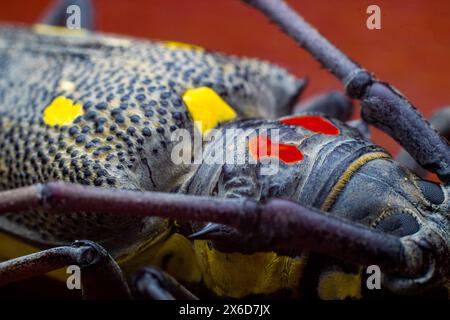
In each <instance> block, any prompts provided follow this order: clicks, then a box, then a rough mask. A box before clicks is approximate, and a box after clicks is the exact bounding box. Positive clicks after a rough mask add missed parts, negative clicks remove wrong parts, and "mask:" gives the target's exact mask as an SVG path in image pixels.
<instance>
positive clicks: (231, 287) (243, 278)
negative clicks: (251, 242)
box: [194, 240, 305, 298]
mask: <svg viewBox="0 0 450 320" xmlns="http://www.w3.org/2000/svg"><path fill="white" fill-rule="evenodd" d="M194 247H195V252H196V254H197V259H198V263H199V267H200V270H201V272H202V275H203V281H204V282H205V284H206V286H207V287H208V288H209V289H211V290H212V291H213V292H214V293H215V294H217V295H219V296H226V297H232V298H242V297H245V296H248V295H251V294H270V293H275V292H277V291H278V290H281V289H293V290H295V289H297V288H298V286H299V281H300V277H301V274H302V271H303V267H304V265H305V260H304V259H303V258H290V257H285V256H278V255H277V254H276V253H274V252H270V253H263V252H257V253H254V254H251V255H246V254H240V253H223V252H220V251H218V250H215V249H212V248H210V247H209V246H208V243H207V241H203V240H196V241H195V242H194Z"/></svg>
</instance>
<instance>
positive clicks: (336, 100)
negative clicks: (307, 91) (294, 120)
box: [294, 91, 353, 121]
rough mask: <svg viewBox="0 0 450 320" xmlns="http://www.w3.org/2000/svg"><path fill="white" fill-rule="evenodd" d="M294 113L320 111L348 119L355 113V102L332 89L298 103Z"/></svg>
mask: <svg viewBox="0 0 450 320" xmlns="http://www.w3.org/2000/svg"><path fill="white" fill-rule="evenodd" d="M294 113H295V114H302V113H307V114H311V113H319V114H322V115H326V116H328V117H330V118H336V119H339V120H341V121H348V120H349V119H350V118H351V116H352V114H353V103H352V101H351V100H350V99H349V98H348V97H346V96H345V95H343V94H342V93H340V92H339V91H330V92H328V93H325V94H322V95H319V96H316V97H313V98H311V99H309V100H306V101H305V102H302V103H300V104H298V105H296V106H295V108H294Z"/></svg>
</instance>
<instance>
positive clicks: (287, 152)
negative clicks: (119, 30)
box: [0, 0, 450, 299]
mask: <svg viewBox="0 0 450 320" xmlns="http://www.w3.org/2000/svg"><path fill="white" fill-rule="evenodd" d="M246 2H248V3H250V4H251V5H253V6H255V7H256V8H258V9H260V10H261V11H263V12H264V13H265V14H267V15H268V16H269V17H270V18H271V19H272V20H273V21H275V22H276V23H277V24H279V25H280V26H281V27H282V28H283V29H284V30H285V31H286V32H287V33H289V34H290V35H291V36H292V37H293V38H295V39H296V40H297V41H298V42H299V43H300V44H301V45H302V46H303V47H304V48H305V49H306V50H308V51H309V52H310V53H312V54H313V55H314V57H315V58H316V59H317V60H318V61H319V62H320V63H322V65H323V66H325V67H326V68H327V69H329V70H330V71H331V72H332V73H333V74H334V75H335V76H337V77H338V78H339V79H340V80H342V82H343V83H344V85H345V89H346V93H347V95H348V96H350V97H352V98H355V99H359V100H360V101H361V106H362V118H363V120H364V121H365V122H366V123H370V124H373V125H375V126H377V127H379V128H381V129H382V130H384V131H385V132H387V133H389V134H390V135H391V136H392V137H394V138H395V139H396V140H397V141H398V142H399V143H400V144H401V145H402V146H403V147H404V148H405V149H406V150H407V151H408V152H409V154H410V155H411V156H412V157H413V158H414V159H415V160H416V161H417V163H418V164H420V165H421V166H422V167H423V168H425V169H428V170H430V171H432V172H434V173H436V174H437V175H438V176H439V178H440V179H441V180H442V183H443V184H442V185H439V184H434V183H432V182H428V181H425V180H422V179H421V178H419V177H418V176H417V175H416V174H414V172H412V171H411V170H409V169H407V168H406V167H405V166H403V165H401V164H400V163H399V162H396V161H394V160H393V159H392V158H391V157H390V155H389V154H387V152H386V151H384V150H383V149H382V148H381V147H378V146H375V145H373V144H372V143H371V142H370V141H369V140H368V139H366V138H365V132H364V130H363V126H352V125H351V124H350V123H346V121H347V120H348V119H349V110H350V107H351V105H350V104H349V101H348V100H346V98H344V97H343V96H340V95H339V94H330V95H328V96H326V97H325V98H321V99H318V100H315V101H314V102H311V103H310V104H309V105H307V106H303V107H299V108H297V109H296V110H297V114H295V115H291V116H289V115H288V113H289V110H290V107H291V105H292V102H293V101H295V98H296V97H297V96H298V94H299V93H300V92H301V90H302V88H303V86H304V82H303V81H301V80H299V79H296V78H295V77H293V76H292V75H290V74H289V73H288V72H287V71H285V70H283V69H281V68H279V67H276V66H274V65H271V64H269V63H266V62H261V61H257V60H253V59H239V58H234V57H227V56H224V55H221V54H215V53H210V52H207V51H205V50H204V49H202V48H199V47H195V46H190V45H183V44H179V43H174V42H147V41H140V40H134V39H130V38H119V37H111V36H107V35H100V34H96V33H90V32H87V31H82V30H66V29H64V28H60V27H59V28H58V27H51V26H50V25H58V24H60V23H59V22H60V20H61V19H64V14H65V9H66V7H67V4H66V3H65V2H63V3H62V4H60V5H59V6H56V9H55V11H53V12H52V13H51V14H50V15H49V16H48V17H47V19H46V20H45V23H46V25H38V26H36V27H35V28H34V29H33V30H25V29H21V28H15V27H2V28H1V29H0V112H1V118H0V186H1V190H2V191H1V193H0V213H1V217H0V227H1V229H2V230H3V231H4V232H3V233H2V235H1V239H0V240H1V243H2V249H1V252H0V254H1V255H2V256H1V258H3V259H6V260H7V259H10V260H7V261H5V262H2V263H0V285H2V284H7V283H11V282H14V281H17V280H21V279H25V278H29V277H32V276H35V275H39V274H44V273H47V272H49V271H54V270H57V269H59V268H62V267H64V266H66V265H70V264H76V265H80V266H81V267H82V282H83V295H84V297H86V298H97V297H103V298H105V297H130V296H131V295H137V296H140V295H141V296H145V297H150V298H163V299H169V298H195V296H194V295H193V294H192V293H191V292H189V291H188V290H187V289H186V287H187V288H189V289H192V290H195V292H196V293H197V294H198V295H199V296H200V297H213V296H218V297H232V298H241V297H249V296H256V295H266V296H267V295H274V296H275V295H280V294H281V295H282V294H283V293H289V295H290V296H317V297H320V298H324V299H342V298H347V297H350V298H359V297H361V295H362V294H364V292H363V291H364V288H363V285H362V282H363V279H362V278H361V267H360V266H367V265H371V264H376V265H378V266H380V268H381V270H382V272H383V288H384V289H387V290H390V291H392V292H394V293H399V294H402V293H423V292H426V291H428V290H431V289H433V288H445V286H446V285H448V280H449V270H450V250H449V248H450V246H449V245H450V242H449V234H450V222H449V210H450V209H449V203H450V202H449V193H448V192H449V188H448V180H449V178H450V149H449V146H448V143H447V141H446V139H445V138H443V137H441V136H440V135H439V134H438V133H437V132H436V131H435V130H434V129H433V128H432V127H431V126H430V124H429V123H428V122H427V121H426V120H424V119H423V117H422V116H421V115H420V114H419V113H418V112H417V111H416V110H415V109H414V108H413V107H412V106H411V105H410V104H409V102H408V101H407V100H406V99H405V98H403V96H402V95H401V94H400V93H398V92H397V91H395V90H394V89H393V88H391V87H390V86H389V85H387V84H385V83H382V82H380V81H378V80H376V79H375V78H374V77H373V76H372V75H371V74H370V73H368V72H367V71H365V70H363V69H361V68H360V67H359V66H358V65H356V64H355V63H354V62H352V61H351V60H349V59H348V58H347V57H346V56H345V55H343V54H342V53H341V52H340V51H338V50H337V49H336V48H335V47H334V46H332V45H331V44H330V43H329V42H328V41H327V40H325V39H324V38H322V36H320V34H318V33H317V31H315V30H314V29H313V28H312V27H311V26H309V25H308V24H307V23H306V22H305V21H304V20H303V19H302V18H301V17H300V16H298V15H296V14H295V13H294V12H293V11H292V10H291V9H290V8H289V7H288V6H287V5H286V4H285V3H284V2H282V1H274V0H270V1H269V0H252V1H246ZM80 5H82V9H83V10H82V11H83V12H88V2H86V1H80ZM88 20H89V19H85V20H83V21H85V22H86V21H88ZM85 27H87V26H86V25H85ZM445 112H447V111H445ZM445 112H443V113H441V115H443V116H445V115H448V112H447V113H445ZM446 119H448V117H446ZM197 121H198V122H201V123H202V125H200V126H198V125H197V124H196V123H195V122H197ZM449 125H450V122H449V121H447V122H446V123H444V125H442V126H441V127H440V129H442V130H441V132H442V133H443V134H444V133H445V132H447V133H448V131H449V130H448V127H449ZM213 128H216V129H218V130H219V131H221V132H225V131H226V130H228V129H240V130H241V131H240V132H241V133H242V132H244V133H245V134H244V135H243V136H241V135H235V136H233V137H232V138H233V139H234V140H233V141H236V144H240V145H244V146H245V148H244V149H245V151H247V152H248V154H249V158H250V157H253V158H254V160H255V161H254V162H250V161H248V162H245V163H243V164H229V163H222V164H211V163H206V162H201V163H200V164H195V163H193V164H188V163H184V164H175V163H174V162H173V161H172V158H171V154H172V151H173V149H174V146H175V143H174V141H172V140H171V139H170V136H171V133H172V132H175V131H177V130H178V129H185V130H187V131H188V132H190V133H192V134H196V133H199V132H200V134H204V135H205V136H207V135H208V130H210V129H213ZM263 129H267V130H268V131H270V130H273V129H277V130H278V131H277V132H278V133H279V137H278V141H275V139H272V140H271V138H273V137H272V136H267V137H263V136H260V135H258V132H259V130H263ZM251 133H255V134H256V136H254V139H253V140H252V139H247V138H248V137H250V135H251ZM255 139H256V140H255ZM222 142H223V139H222V138H221V139H218V140H214V142H209V143H205V145H204V146H203V148H204V153H203V154H205V155H206V157H208V156H211V155H212V154H214V153H215V152H221V151H223V150H222V149H223V148H224V144H223V143H222ZM261 145H262V146H263V148H262V149H264V151H263V152H261V150H262V149H259V147H260V146H261ZM275 149H277V152H273V150H275ZM226 152H227V151H226ZM267 158H276V159H277V160H278V165H279V172H278V173H277V174H274V175H264V174H262V168H263V161H262V159H267ZM52 181H57V182H52ZM18 239H21V240H22V242H20V241H18ZM77 239H89V241H87V240H86V241H76V242H74V243H73V244H72V245H70V243H72V242H73V241H75V240H77ZM105 249H106V250H105ZM32 250H43V251H40V252H38V253H31V251H32ZM27 253H28V255H25V254H27ZM22 254H24V255H23V256H21V257H17V255H22ZM116 261H117V262H118V264H117V263H116ZM119 265H120V268H119ZM143 266H153V267H152V268H144V269H141V267H143ZM155 267H157V268H155ZM137 270H139V271H137ZM164 271H166V272H167V273H166V272H164ZM122 272H123V273H124V274H126V277H128V276H129V275H131V274H133V275H134V276H133V277H132V281H131V284H132V288H133V293H130V289H129V287H128V282H127V281H125V280H124V279H125V277H124V276H123V275H122ZM169 274H170V275H169ZM55 276H57V275H55ZM175 279H176V280H175ZM178 282H180V283H182V284H183V285H185V286H182V285H180V284H178ZM205 292H206V293H205Z"/></svg>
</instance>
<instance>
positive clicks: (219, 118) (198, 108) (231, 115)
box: [183, 87, 237, 135]
mask: <svg viewBox="0 0 450 320" xmlns="http://www.w3.org/2000/svg"><path fill="white" fill-rule="evenodd" d="M183 101H184V103H185V104H186V107H187V109H188V111H189V113H190V115H191V117H192V120H193V121H194V122H195V123H196V126H197V128H198V129H199V130H200V132H201V133H202V134H203V135H205V134H206V133H207V132H208V131H209V130H211V129H213V128H215V127H217V125H218V124H219V123H222V122H226V121H230V120H233V119H235V118H236V117H237V114H236V111H234V110H233V108H232V107H230V106H229V105H228V104H227V103H226V102H225V101H224V100H223V99H222V98H221V97H220V96H219V95H218V94H217V93H216V92H215V91H214V90H212V89H211V88H208V87H200V88H195V89H189V90H187V91H186V92H185V93H184V94H183Z"/></svg>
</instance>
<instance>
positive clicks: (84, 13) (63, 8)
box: [40, 0, 94, 30]
mask: <svg viewBox="0 0 450 320" xmlns="http://www.w3.org/2000/svg"><path fill="white" fill-rule="evenodd" d="M72 5H76V6H78V7H79V8H80V23H81V25H80V27H81V28H82V29H87V30H94V10H93V5H92V1H91V0H56V1H54V3H53V4H52V6H51V7H50V8H49V9H48V10H47V12H46V13H45V14H44V17H43V18H42V19H41V21H40V23H41V24H47V25H52V26H60V27H66V26H67V18H68V17H69V15H70V14H73V13H71V12H70V11H69V12H68V8H69V7H70V6H72Z"/></svg>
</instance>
